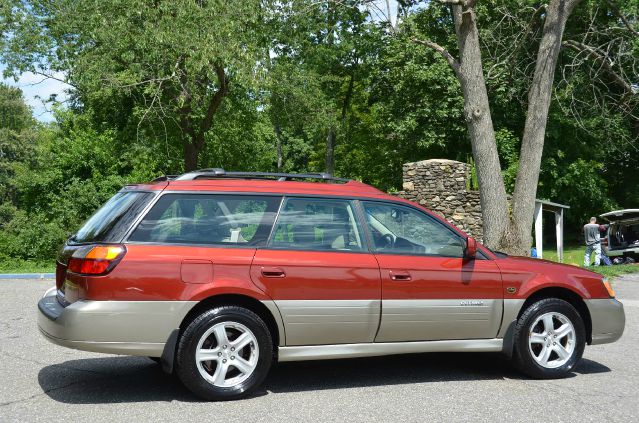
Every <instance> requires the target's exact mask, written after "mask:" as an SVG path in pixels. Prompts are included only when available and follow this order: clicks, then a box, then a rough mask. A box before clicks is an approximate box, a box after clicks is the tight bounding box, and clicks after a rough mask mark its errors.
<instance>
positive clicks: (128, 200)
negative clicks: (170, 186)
mask: <svg viewBox="0 0 639 423" xmlns="http://www.w3.org/2000/svg"><path fill="white" fill-rule="evenodd" d="M152 197H153V194H151V193H148V192H130V191H129V192H127V191H125V192H118V193H117V194H115V195H114V196H113V197H111V199H110V200H109V201H107V202H106V204H105V205H104V206H102V207H101V208H100V209H99V210H98V211H97V212H95V214H94V215H93V216H91V217H90V218H89V220H87V221H86V223H85V224H84V225H83V226H82V228H80V230H79V231H78V232H77V233H76V234H75V235H74V236H73V237H71V238H69V243H70V244H80V243H87V242H119V241H120V240H121V239H122V237H123V236H124V234H125V233H126V231H127V229H128V228H129V227H130V226H131V224H132V223H133V221H134V220H135V218H136V217H137V216H139V213H140V212H141V211H142V209H143V208H144V206H146V205H147V204H148V202H149V201H150V200H151V198H152Z"/></svg>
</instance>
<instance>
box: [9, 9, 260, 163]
mask: <svg viewBox="0 0 639 423" xmlns="http://www.w3.org/2000/svg"><path fill="white" fill-rule="evenodd" d="M8 2H9V5H8V6H6V7H4V8H2V9H1V10H0V13H2V15H0V30H2V31H1V33H2V38H1V41H0V43H1V44H0V45H1V46H2V47H3V48H2V53H3V59H4V61H5V62H6V64H7V71H6V73H8V74H9V75H12V76H16V75H18V74H19V73H21V72H25V71H31V72H34V73H36V74H40V75H43V76H45V77H56V75H60V73H63V74H64V75H65V81H66V82H68V83H69V84H70V85H72V86H73V87H74V90H75V95H76V99H77V100H78V101H79V103H80V104H81V105H84V106H87V105H91V104H92V103H96V102H97V103H99V102H101V101H104V99H105V98H108V97H113V96H115V97H118V98H120V99H121V98H129V99H131V103H132V104H133V107H132V111H133V113H135V115H136V118H137V121H138V125H137V126H138V128H143V127H144V125H148V124H154V125H156V126H158V127H160V128H162V130H163V132H164V134H165V135H166V136H168V137H176V138H178V140H179V142H180V143H181V145H182V149H183V157H184V168H185V169H186V170H193V169H195V168H196V167H197V166H198V158H199V155H200V153H201V152H202V150H203V149H204V146H205V138H206V134H207V133H208V132H209V131H211V130H212V128H213V127H214V123H215V117H216V116H217V114H218V112H219V110H220V108H221V106H222V103H223V101H224V99H225V98H226V97H227V96H228V94H229V91H230V89H231V86H232V83H233V81H235V82H246V81H250V80H252V79H254V77H255V73H256V71H259V64H260V60H261V59H262V56H261V53H263V50H262V49H259V48H258V47H259V46H260V43H261V42H262V37H263V35H262V30H261V29H260V28H261V25H262V15H263V14H264V7H265V4H264V2H263V1H262V0H245V1H241V2H235V1H222V0H219V1H194V0H178V1H175V0H171V1H163V0H161V1H147V0H134V1H130V0H126V1H125V0H108V1H94V0H79V1H78V0H55V1H48V0H8ZM58 77H59V76H58ZM116 103H117V102H116ZM114 112H116V113H117V112H121V111H120V110H116V111H114Z"/></svg>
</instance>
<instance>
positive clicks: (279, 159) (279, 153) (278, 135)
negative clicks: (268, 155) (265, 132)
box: [275, 124, 284, 172]
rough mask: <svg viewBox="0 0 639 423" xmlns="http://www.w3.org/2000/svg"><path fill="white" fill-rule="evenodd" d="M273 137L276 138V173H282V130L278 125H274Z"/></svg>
mask: <svg viewBox="0 0 639 423" xmlns="http://www.w3.org/2000/svg"><path fill="white" fill-rule="evenodd" d="M275 137H276V138H277V171H278V172H281V171H282V166H283V165H284V156H283V154H282V128H280V125H279V124H278V125H275Z"/></svg>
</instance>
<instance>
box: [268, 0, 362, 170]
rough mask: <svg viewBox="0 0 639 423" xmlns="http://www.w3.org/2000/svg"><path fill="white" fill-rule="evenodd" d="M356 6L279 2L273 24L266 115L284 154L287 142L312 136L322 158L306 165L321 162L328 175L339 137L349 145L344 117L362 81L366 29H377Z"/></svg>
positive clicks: (349, 3)
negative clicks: (269, 104) (267, 114)
mask: <svg viewBox="0 0 639 423" xmlns="http://www.w3.org/2000/svg"><path fill="white" fill-rule="evenodd" d="M356 5H357V0H348V1H343V2H340V3H339V4H337V3H335V2H332V1H328V2H309V1H300V0H290V1H285V2H279V3H278V8H277V9H276V12H277V13H276V19H274V20H273V22H272V23H271V24H272V26H273V28H276V30H275V31H274V32H275V34H274V36H273V41H272V43H271V44H272V45H273V53H274V56H275V57H274V58H273V59H272V60H271V66H270V68H269V76H270V82H271V84H270V85H269V91H270V93H271V97H270V100H271V105H272V106H273V107H271V108H270V110H269V113H270V114H271V116H272V121H273V126H274V128H275V132H276V134H278V145H279V148H280V149H281V150H282V154H283V150H284V149H285V147H286V146H285V145H283V144H286V141H285V138H289V137H293V138H297V139H299V138H306V137H308V136H309V135H310V136H311V137H312V138H313V139H312V140H309V141H310V142H311V143H313V144H319V145H321V147H322V150H323V151H322V153H323V154H322V156H323V157H322V158H319V157H318V158H317V159H316V158H315V157H314V158H313V163H306V165H310V167H316V168H318V167H319V166H318V165H316V163H315V162H317V163H319V161H320V160H321V162H322V163H321V165H323V168H324V171H325V172H327V173H331V174H332V173H334V172H335V169H336V157H335V152H336V150H337V147H338V145H339V143H340V139H342V140H343V141H344V142H347V141H348V134H347V128H346V126H347V118H348V114H349V111H350V109H351V106H352V100H353V97H354V95H355V91H356V90H357V89H358V88H359V87H358V83H359V82H358V81H359V80H361V79H363V72H362V65H363V62H364V60H365V56H366V55H367V54H368V51H369V48H370V45H369V44H368V42H369V41H368V40H369V36H370V35H371V32H370V31H371V30H374V29H375V28H374V26H373V25H370V23H368V22H367V17H368V14H367V13H366V12H365V11H363V10H360V9H358V8H357V7H355V6H356ZM302 111H304V112H305V114H306V116H304V115H302V113H301V112H302ZM287 125H289V127H288V128H287V127H286V126H287ZM309 128H312V129H313V132H314V133H312V134H310V133H309V132H310V131H309ZM302 132H304V134H302ZM318 150H319V149H318ZM318 153H319V151H318ZM282 154H281V155H280V160H279V162H280V166H279V167H280V168H281V167H283V166H284V164H283V156H282ZM316 170H317V169H316Z"/></svg>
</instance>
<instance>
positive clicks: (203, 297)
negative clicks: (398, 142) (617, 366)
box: [38, 169, 625, 400]
mask: <svg viewBox="0 0 639 423" xmlns="http://www.w3.org/2000/svg"><path fill="white" fill-rule="evenodd" d="M311 180H316V182H309V181H311ZM614 297H615V295H614V292H613V290H612V289H611V287H610V285H609V284H608V282H607V281H606V280H605V279H603V278H602V277H601V276H600V275H598V274H596V273H592V272H589V271H587V270H584V269H580V268H577V267H572V266H565V265H561V264H556V263H552V262H548V261H543V260H535V259H529V258H523V257H509V256H507V255H505V254H502V253H497V252H493V251H491V250H489V249H488V248H486V247H484V246H482V245H480V244H479V243H477V242H476V241H475V240H474V239H472V238H470V237H468V236H466V235H465V234H464V233H463V232H461V231H460V230H459V229H457V228H455V227H454V226H452V225H450V224H449V223H447V222H446V221H444V220H442V219H441V218H440V217H438V216H436V215H435V214H433V213H431V212H430V211H428V210H426V209H425V208H423V207H421V206H420V205H418V204H414V203H411V202H409V201H406V200H403V199H400V198H396V197H393V196H390V195H387V194H385V193H383V192H381V191H378V190H377V189H375V188H373V187H371V186H368V185H365V184H363V183H360V182H356V181H352V180H343V179H336V178H332V177H330V176H329V175H324V174H297V175H295V174H267V173H240V172H225V171H224V170H222V169H205V170H201V171H196V172H191V173H187V174H184V175H181V176H177V177H164V178H160V179H159V180H156V181H154V182H153V183H150V184H145V185H131V186H127V187H125V188H123V189H122V190H121V191H120V192H118V193H117V194H116V195H115V196H114V197H113V198H111V199H110V200H109V201H108V202H107V203H106V204H105V205H104V206H103V207H102V208H101V209H99V210H98V211H97V212H96V213H95V214H94V215H93V216H92V217H91V218H90V219H89V220H88V221H87V222H86V223H85V224H84V226H83V227H82V228H81V229H80V230H79V231H78V232H77V233H76V234H75V235H74V236H72V237H70V238H69V239H68V241H67V242H66V244H65V245H64V247H63V248H62V250H61V253H60V256H59V259H58V261H57V271H56V286H55V287H53V288H51V289H50V290H49V291H47V292H46V293H45V295H44V297H43V298H42V299H41V300H40V301H39V303H38V309H39V318H38V325H39V328H40V331H41V332H42V334H43V335H44V336H45V337H46V338H47V339H48V340H50V341H51V342H53V343H55V344H58V345H62V346H65V347H69V348H75V349H79V350H86V351H96V352H103V353H114V354H129V355H138V356H148V357H151V358H154V359H155V360H156V361H159V362H161V364H162V367H163V369H164V370H165V371H167V372H174V373H176V374H177V375H178V376H179V378H180V379H181V380H182V382H183V383H184V384H185V385H186V386H187V387H188V388H189V389H190V390H191V391H193V392H194V393H195V394H197V395H199V396H200V397H202V398H205V399H209V400H221V399H234V398H239V397H242V396H245V395H247V394H249V393H250V392H251V391H253V390H254V389H256V388H257V387H258V386H259V385H260V384H261V382H262V381H263V380H264V378H265V377H266V375H267V373H268V371H269V368H270V367H271V365H272V364H273V363H274V362H277V361H280V362H286V361H296V360H320V359H321V360H324V359H340V358H350V357H368V356H381V355H390V354H404V353H421V352H433V351H440V352H441V351H474V352H477V351H486V352H502V353H504V354H505V355H506V356H507V357H511V358H512V359H513V361H514V363H515V364H516V366H517V367H518V368H519V369H521V371H523V372H524V373H526V374H528V375H529V376H531V377H534V378H558V377H562V376H565V375H566V374H568V373H569V372H570V371H571V370H572V369H573V368H574V367H575V365H576V364H577V363H578V361H579V360H580V359H581V356H582V354H583V352H584V348H585V345H586V344H593V345H594V344H603V343H607V342H614V341H615V340H617V339H619V337H620V336H621V334H622V332H623V329H624V324H625V316H624V311H623V306H622V304H621V303H620V302H619V301H617V300H615V298H614Z"/></svg>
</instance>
